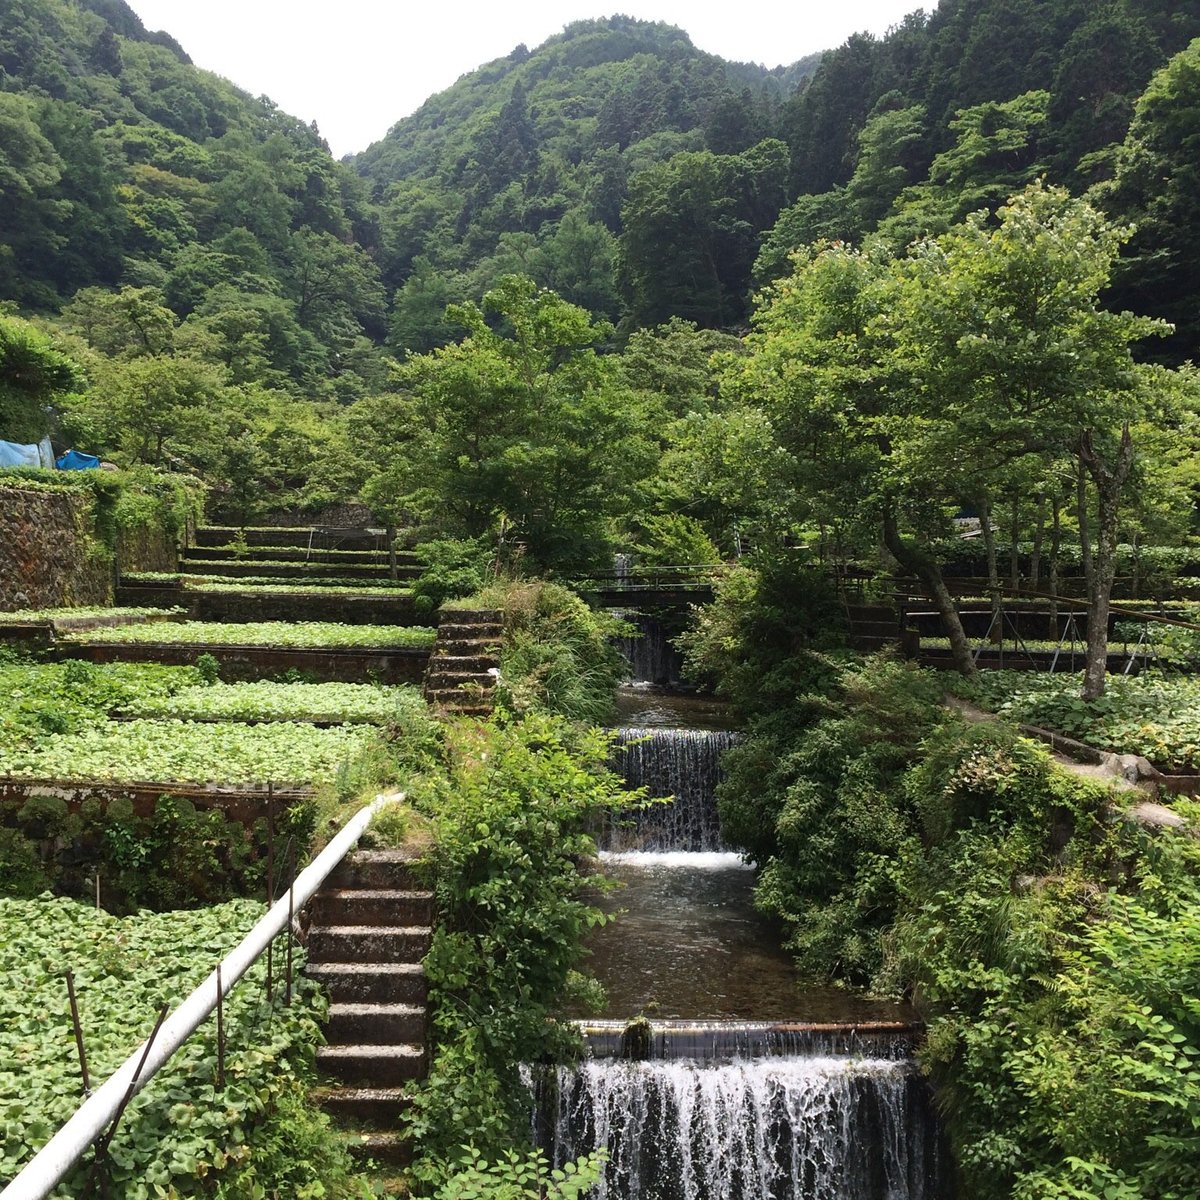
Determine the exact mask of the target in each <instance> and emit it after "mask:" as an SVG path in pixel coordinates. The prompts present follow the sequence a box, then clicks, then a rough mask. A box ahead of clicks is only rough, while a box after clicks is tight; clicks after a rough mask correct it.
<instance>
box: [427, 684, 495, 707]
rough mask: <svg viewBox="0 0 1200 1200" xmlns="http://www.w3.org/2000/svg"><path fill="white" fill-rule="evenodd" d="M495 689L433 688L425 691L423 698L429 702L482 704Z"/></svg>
mask: <svg viewBox="0 0 1200 1200" xmlns="http://www.w3.org/2000/svg"><path fill="white" fill-rule="evenodd" d="M495 691H496V689H495V688H469V689H468V688H435V689H432V690H430V691H427V692H426V693H425V699H426V700H427V701H428V702H429V703H430V704H442V705H453V704H461V703H471V704H475V703H480V704H482V703H484V702H487V701H490V700H491V699H492V696H493V694H494V693H495Z"/></svg>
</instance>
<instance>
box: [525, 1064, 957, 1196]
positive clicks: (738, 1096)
mask: <svg viewBox="0 0 1200 1200" xmlns="http://www.w3.org/2000/svg"><path fill="white" fill-rule="evenodd" d="M531 1078H533V1077H531ZM535 1094H536V1095H537V1097H538V1102H539V1103H538V1118H537V1136H538V1138H539V1141H540V1143H541V1144H542V1145H543V1146H544V1147H545V1148H546V1149H547V1150H548V1151H549V1153H550V1154H551V1156H552V1157H553V1159H554V1161H555V1162H556V1163H558V1164H561V1163H563V1162H566V1161H568V1160H569V1159H571V1158H573V1157H575V1156H576V1155H579V1154H583V1153H586V1152H588V1151H590V1150H593V1149H596V1148H598V1147H604V1148H605V1149H606V1150H607V1152H608V1156H609V1157H608V1166H607V1169H606V1173H605V1177H604V1179H603V1181H602V1183H601V1185H600V1187H599V1188H598V1189H597V1191H596V1196H597V1197H598V1198H599V1200H946V1198H947V1197H948V1195H949V1192H948V1190H947V1187H946V1186H945V1184H944V1183H943V1181H942V1180H941V1178H940V1166H939V1164H940V1155H939V1148H938V1134H937V1128H936V1123H935V1121H934V1119H933V1116H932V1113H931V1112H930V1107H929V1100H928V1094H927V1090H926V1087H925V1084H924V1081H923V1080H922V1079H921V1078H920V1077H919V1075H918V1074H917V1073H916V1071H915V1069H914V1067H913V1064H912V1062H911V1060H908V1059H903V1058H895V1057H851V1056H847V1055H838V1054H813V1055H807V1056H803V1057H798V1056H776V1055H768V1056H766V1057H761V1058H746V1057H733V1058H729V1059H725V1060H723V1061H715V1062H704V1063H702V1062H699V1061H697V1060H695V1059H691V1058H674V1059H670V1058H668V1059H652V1060H649V1061H640V1062H630V1061H627V1060H620V1059H603V1058H594V1059H590V1060H588V1061H586V1062H584V1063H582V1064H581V1065H579V1066H577V1067H560V1068H557V1069H555V1070H551V1071H548V1072H547V1073H546V1074H545V1075H543V1076H541V1077H540V1078H539V1079H537V1082H536V1086H535Z"/></svg>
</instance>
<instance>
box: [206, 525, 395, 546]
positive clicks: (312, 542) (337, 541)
mask: <svg viewBox="0 0 1200 1200" xmlns="http://www.w3.org/2000/svg"><path fill="white" fill-rule="evenodd" d="M192 540H193V541H194V542H195V544H196V545H197V546H230V545H233V544H234V543H235V542H237V541H239V540H240V541H244V542H245V543H246V545H247V546H252V547H255V548H258V547H271V546H300V547H302V548H304V549H308V548H309V547H310V546H311V547H312V548H313V549H314V550H315V549H318V548H320V549H322V550H381V549H382V550H386V549H387V537H386V535H385V534H384V533H383V531H382V530H370V529H358V528H354V527H351V526H345V527H341V526H336V527H335V526H322V527H319V528H318V527H313V526H308V525H293V526H284V525H280V526H275V527H271V528H259V529H240V530H239V529H234V528H231V527H229V526H213V525H202V526H201V527H200V528H199V529H197V530H196V531H195V533H194V535H193V539H192ZM411 545H412V539H411V537H410V536H408V535H406V534H399V535H397V538H396V546H397V548H399V547H400V546H411Z"/></svg>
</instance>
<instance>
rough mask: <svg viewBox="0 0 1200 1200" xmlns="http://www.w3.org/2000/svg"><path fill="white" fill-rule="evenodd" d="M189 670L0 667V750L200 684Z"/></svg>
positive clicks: (139, 665)
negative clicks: (2, 701) (0, 701)
mask: <svg viewBox="0 0 1200 1200" xmlns="http://www.w3.org/2000/svg"><path fill="white" fill-rule="evenodd" d="M200 679H201V676H200V672H198V671H197V670H196V669H195V668H194V667H165V666H161V665H159V664H158V663H109V664H106V665H105V666H95V665H93V664H92V663H85V662H64V663H33V662H29V661H25V660H15V661H11V662H8V663H4V662H0V695H3V696H4V697H6V702H5V704H4V706H3V707H2V708H0V746H3V747H4V748H5V749H7V750H13V749H16V748H18V747H21V746H28V745H33V744H35V743H38V742H41V741H43V740H45V739H47V738H49V737H51V736H53V735H58V734H64V733H74V732H78V731H79V730H81V729H85V728H89V727H92V726H95V725H102V724H104V723H105V722H106V721H107V719H108V714H109V712H111V711H114V710H118V709H121V708H123V707H125V706H127V705H132V704H136V703H138V702H141V701H147V702H149V701H151V700H153V699H161V698H162V697H165V696H170V695H172V694H173V693H174V692H177V691H180V690H181V689H183V688H186V687H190V686H192V685H194V684H197V683H199V682H200Z"/></svg>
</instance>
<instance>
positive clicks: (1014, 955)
mask: <svg viewBox="0 0 1200 1200" xmlns="http://www.w3.org/2000/svg"><path fill="white" fill-rule="evenodd" d="M781 611H782V610H781V609H780V608H779V607H778V605H777V604H775V602H774V599H773V595H772V591H771V588H770V587H769V586H768V587H766V588H764V589H763V590H762V591H761V592H760V591H759V589H758V586H757V584H756V581H755V580H754V579H753V578H750V579H747V580H744V581H743V584H742V585H740V586H739V588H738V590H737V591H736V592H734V593H732V594H731V592H730V591H729V590H728V589H726V591H725V593H724V595H723V596H722V597H721V598H720V599H719V600H718V603H717V605H716V606H714V608H713V609H712V610H710V611H709V612H708V613H707V614H705V616H704V618H703V619H702V621H701V622H700V623H699V625H698V627H697V630H696V632H695V633H694V634H693V635H692V637H691V639H690V642H689V647H688V649H689V655H690V657H691V660H692V661H693V662H694V663H696V664H700V665H702V664H705V663H707V664H710V665H711V664H714V663H715V664H716V665H717V666H718V667H719V668H721V669H720V672H719V673H720V678H721V680H722V681H723V683H724V685H725V688H726V691H727V692H728V693H729V694H731V695H732V696H733V697H734V698H735V699H736V700H738V701H739V702H740V704H741V706H742V708H743V711H745V712H746V714H747V716H748V728H747V734H746V736H745V737H744V739H743V741H742V743H741V745H740V746H738V747H737V748H735V749H734V750H731V751H730V752H729V754H728V755H727V758H726V765H727V768H728V770H727V778H726V780H725V782H724V784H723V785H722V787H721V790H720V804H721V810H722V820H723V823H724V828H725V831H726V835H727V836H729V837H731V838H732V839H733V840H734V841H735V843H736V844H738V845H741V846H743V847H744V848H746V849H747V851H748V852H750V853H751V854H752V855H753V856H754V857H755V858H756V859H757V861H758V862H759V864H760V866H761V868H762V870H761V874H760V881H759V885H758V893H757V898H758V902H759V904H760V906H761V907H762V908H764V909H765V910H767V911H768V912H770V913H772V914H774V915H775V916H776V917H778V918H779V920H780V921H781V922H782V925H783V928H784V930H785V934H786V937H787V942H788V945H789V947H790V948H791V949H792V951H793V953H794V954H795V955H796V958H797V962H798V964H799V966H800V968H801V969H802V971H803V972H804V973H806V974H807V975H809V976H811V977H814V978H820V979H832V980H837V981H843V982H847V983H856V984H862V985H868V986H871V987H873V988H875V989H877V990H880V991H883V992H887V993H891V994H904V995H907V996H909V997H910V998H912V999H913V1000H914V1001H915V1002H916V1003H917V1004H918V1006H919V1007H920V1009H921V1011H922V1013H923V1015H924V1016H925V1018H926V1020H927V1022H928V1037H927V1040H926V1043H925V1045H924V1047H923V1049H922V1051H921V1059H922V1063H923V1065H924V1067H925V1069H926V1070H927V1071H928V1073H929V1075H930V1077H931V1079H932V1081H933V1083H934V1084H935V1087H936V1094H937V1099H938V1103H939V1106H940V1109H941V1111H942V1115H943V1118H944V1120H945V1124H946V1128H947V1131H948V1133H949V1136H950V1139H951V1143H952V1145H953V1148H954V1151H955V1156H956V1160H957V1165H958V1169H959V1173H960V1192H961V1194H963V1195H965V1196H970V1197H972V1200H1034V1198H1037V1200H1068V1198H1069V1200H1185V1198H1187V1197H1194V1196H1196V1195H1197V1194H1200V1153H1198V1151H1200V1140H1198V1138H1197V1133H1196V1130H1197V1129H1198V1128H1200V1088H1198V1086H1197V1085H1198V1083H1200V1071H1198V1065H1197V1064H1198V1063H1200V1003H1198V1002H1197V1001H1196V999H1195V996H1196V994H1197V990H1198V988H1197V985H1198V983H1200V979H1198V972H1200V919H1198V918H1200V885H1198V884H1197V869H1198V868H1200V842H1198V841H1197V840H1196V839H1195V838H1193V837H1191V836H1187V835H1180V834H1175V833H1161V832H1160V833H1157V834H1152V833H1148V832H1144V831H1142V830H1141V829H1140V827H1138V826H1137V825H1136V824H1134V823H1132V822H1130V821H1128V820H1127V819H1125V818H1124V817H1123V816H1122V815H1121V813H1120V807H1119V802H1118V799H1117V798H1115V797H1114V796H1113V795H1112V794H1110V792H1109V791H1108V790H1107V788H1106V787H1104V786H1103V785H1101V784H1099V783H1097V782H1095V781H1092V780H1086V779H1080V778H1078V777H1076V776H1074V775H1070V774H1068V773H1066V772H1064V771H1062V770H1061V769H1060V768H1058V767H1057V766H1056V765H1055V764H1054V763H1053V761H1052V760H1051V758H1050V756H1049V754H1048V752H1047V751H1046V750H1045V749H1044V748H1043V747H1041V746H1040V745H1038V744H1037V743H1035V742H1032V741H1029V740H1026V739H1023V738H1021V737H1019V736H1018V734H1017V732H1016V730H1015V729H1014V728H1013V727H1012V726H1010V725H1006V724H1003V723H999V722H989V723H983V724H977V725H970V724H968V723H967V722H965V721H964V720H962V719H961V718H960V717H959V716H958V715H957V714H955V713H952V712H950V711H948V710H947V709H946V708H945V707H944V706H943V705H942V704H941V690H942V686H943V681H942V679H941V678H940V677H937V676H935V675H933V674H932V673H927V672H923V671H920V670H918V669H917V668H915V667H913V666H911V665H909V664H906V663H902V662H899V661H895V660H892V659H889V658H887V657H883V658H874V659H867V660H858V661H847V660H845V659H844V658H840V657H839V656H837V655H830V654H827V653H818V652H816V651H815V650H813V649H811V648H805V647H804V645H803V643H802V642H801V641H800V640H798V639H796V638H795V637H794V631H795V630H796V629H797V628H798V627H800V626H803V625H804V623H805V621H806V619H807V618H808V617H809V616H811V611H812V609H811V606H809V608H807V609H806V608H805V607H804V606H797V607H796V608H794V609H792V610H791V611H790V612H788V613H787V615H786V622H784V621H783V620H781V617H780V614H781ZM789 627H790V629H791V630H792V631H793V633H789ZM789 637H792V638H793V649H792V651H791V653H790V654H789V655H788V656H787V661H786V662H783V661H779V660H778V659H775V661H774V664H773V669H772V671H771V672H767V671H766V669H765V668H766V665H767V662H768V661H769V660H771V659H772V658H773V657H774V655H775V651H776V648H777V647H778V646H779V645H780V644H781V642H782V641H784V640H786V639H787V638H789ZM756 674H757V675H758V677H760V678H763V679H766V680H767V681H768V688H767V691H768V692H769V693H771V692H777V693H778V694H774V695H772V694H768V695H765V696H764V694H763V690H762V689H757V690H756V689H755V688H754V687H753V680H754V678H755V676H756ZM1025 678H1028V677H1025ZM777 679H788V680H790V681H792V682H793V683H795V684H797V685H798V687H797V688H796V690H794V691H793V692H792V693H791V695H790V697H789V696H788V695H786V689H775V688H773V687H771V686H770V683H771V681H772V680H777ZM994 679H995V677H994V676H986V677H985V681H984V683H982V684H981V685H980V686H981V687H984V688H987V687H995V688H997V689H1000V690H1001V691H1003V690H1004V689H1005V687H1006V686H1007V688H1008V689H1010V690H1011V688H1012V687H1013V684H1012V681H1011V680H1009V681H1007V682H1006V681H1004V680H999V681H995V682H992V681H993V680H994ZM1056 686H1061V685H1052V684H1045V685H1044V686H1039V685H1033V684H1030V685H1029V692H1028V696H1027V699H1032V700H1033V701H1036V702H1038V703H1049V704H1053V703H1065V701H1064V700H1062V698H1058V699H1055V698H1054V696H1053V695H1052V694H1051V693H1052V689H1053V688H1054V687H1056ZM1067 686H1068V687H1069V684H1068V685H1067ZM1140 686H1142V687H1143V688H1147V689H1152V688H1153V687H1154V685H1153V684H1151V683H1150V682H1149V681H1147V682H1146V683H1144V684H1142V685H1140ZM1114 693H1115V697H1114V700H1113V708H1114V709H1115V708H1117V707H1119V706H1120V704H1121V703H1122V702H1123V701H1122V697H1125V701H1124V702H1126V703H1135V702H1136V700H1135V696H1136V694H1137V693H1136V685H1135V687H1134V690H1132V691H1129V692H1128V695H1126V689H1125V688H1122V687H1120V686H1118V687H1117V688H1115V689H1114ZM1152 694H1153V693H1152V692H1149V693H1148V695H1152ZM1075 703H1076V704H1077V703H1078V702H1075ZM1100 716H1101V715H1100V714H1097V719H1100ZM1178 807H1179V809H1180V811H1181V812H1183V813H1184V814H1185V815H1186V816H1188V817H1189V818H1190V817H1192V816H1194V815H1195V814H1194V811H1193V809H1192V807H1191V806H1189V805H1188V804H1186V803H1184V802H1180V803H1179V805H1178Z"/></svg>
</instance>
